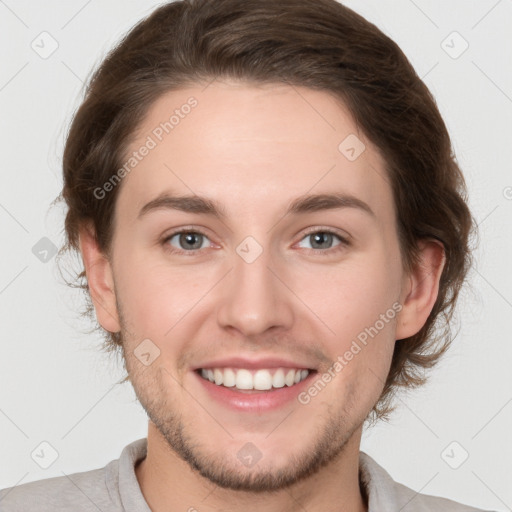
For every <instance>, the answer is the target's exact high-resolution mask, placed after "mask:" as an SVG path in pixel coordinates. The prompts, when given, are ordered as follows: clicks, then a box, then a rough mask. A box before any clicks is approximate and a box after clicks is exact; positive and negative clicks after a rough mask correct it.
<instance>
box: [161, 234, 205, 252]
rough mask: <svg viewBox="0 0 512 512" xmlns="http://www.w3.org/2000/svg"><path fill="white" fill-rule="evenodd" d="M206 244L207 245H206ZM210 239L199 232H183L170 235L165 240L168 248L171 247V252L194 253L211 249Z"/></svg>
mask: <svg viewBox="0 0 512 512" xmlns="http://www.w3.org/2000/svg"><path fill="white" fill-rule="evenodd" d="M205 242H206V245H205ZM208 242H209V238H208V237H207V236H206V235H204V234H203V233H200V232H198V231H191V230H188V231H187V230H182V231H177V232H175V233H172V234H170V235H169V236H168V237H166V238H165V240H163V243H164V244H165V245H166V246H171V247H172V248H173V249H171V252H193V251H198V250H200V249H204V248H205V247H209V245H210V243H208Z"/></svg>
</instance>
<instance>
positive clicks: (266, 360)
mask: <svg viewBox="0 0 512 512" xmlns="http://www.w3.org/2000/svg"><path fill="white" fill-rule="evenodd" d="M200 368H205V369H207V368H247V369H258V368H304V369H308V370H314V368H311V367H310V366H309V364H308V363H306V362H301V361H292V360H290V359H285V358H279V357H263V358H259V359H254V358H249V357H241V356H238V357H226V358H222V359H216V360H215V361H208V362H204V363H201V364H199V365H197V366H195V367H194V368H193V369H194V370H198V369H200Z"/></svg>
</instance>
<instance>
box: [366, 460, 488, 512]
mask: <svg viewBox="0 0 512 512" xmlns="http://www.w3.org/2000/svg"><path fill="white" fill-rule="evenodd" d="M359 462H360V470H361V479H362V481H363V483H364V486H365V488H366V489H367V493H368V499H369V512H373V511H374V510H375V511H379V512H384V511H388V510H389V511H396V510H400V511H402V512H431V511H432V510H436V511H439V512H441V511H442V512H491V511H484V510H482V509H479V508H475V507H471V506H469V505H464V504H462V503H458V502H456V501H453V500H450V499H447V498H441V497H439V496H431V495H428V494H421V493H419V492H417V491H414V490H413V489H411V488H409V487H407V486H405V485H403V484H400V483H398V482H395V481H394V480H393V478H392V477H391V476H390V474H389V473H388V472H387V471H386V470H385V469H384V468H383V467H381V466H380V465H379V464H378V463H377V462H375V460H373V459H372V458H371V457H370V456H369V455H367V454H366V453H363V452H361V453H360V458H359Z"/></svg>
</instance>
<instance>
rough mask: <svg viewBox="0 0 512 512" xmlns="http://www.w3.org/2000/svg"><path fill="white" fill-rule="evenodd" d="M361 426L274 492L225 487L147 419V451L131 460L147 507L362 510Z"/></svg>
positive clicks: (235, 511) (242, 511) (238, 511)
mask: <svg viewBox="0 0 512 512" xmlns="http://www.w3.org/2000/svg"><path fill="white" fill-rule="evenodd" d="M361 431H362V427H360V428H359V429H358V430H357V431H356V432H355V433H354V434H353V435H352V437H351V438H350V439H349V440H348V441H347V443H346V444H345V446H344V449H343V450H342V452H341V453H340V455H339V456H338V458H336V459H334V460H333V461H331V463H329V464H328V465H327V466H324V467H323V468H321V469H320V470H319V471H318V472H317V473H315V474H314V475H311V476H310V477H308V478H306V479H304V480H301V481H299V482H296V483H295V484H293V485H291V486H289V487H286V488H283V489H282V490H279V491H275V492H273V493H254V492H246V491H237V490H232V489H224V488H221V487H219V486H217V485H215V484H214V483H212V482H210V481H209V480H208V479H206V478H204V477H203V476H201V475H200V474H199V473H198V472H197V471H196V470H194V469H192V468H191V467H190V466H189V465H188V463H187V462H185V461H184V460H183V459H181V458H180V457H178V455H176V454H175V452H174V451H173V450H172V449H171V448H170V447H169V445H168V443H167V441H166V440H165V438H164V437H163V436H162V435H161V433H160V432H159V430H158V429H157V428H156V426H155V425H154V424H153V423H152V422H151V421H150V422H149V428H148V444H147V456H146V458H145V459H144V460H142V461H141V462H140V463H139V464H138V465H137V466H136V468H135V474H136V476H137V480H138V482H139V485H140V488H141V491H142V494H143V495H144V498H145V500H146V501H147V503H148V505H149V507H150V508H151V510H152V512H164V511H165V512H168V511H169V510H190V511H193V510H201V511H203V510H205V511H206V510H212V511H213V510H223V511H225V512H246V511H247V510H248V509H250V510H251V512H260V511H261V512H295V511H296V510H297V508H303V509H306V510H308V512H320V511H322V512H323V511H325V510H336V511H339V512H366V511H367V503H366V501H367V498H366V496H365V492H364V489H363V488H362V486H361V485H360V481H359V445H360V441H361ZM333 504H336V505H335V506H333Z"/></svg>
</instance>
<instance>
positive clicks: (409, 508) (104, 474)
mask: <svg viewBox="0 0 512 512" xmlns="http://www.w3.org/2000/svg"><path fill="white" fill-rule="evenodd" d="M146 450H147V439H146V438H142V439H138V440H137V441H134V442H132V443H130V444H129V445H127V446H126V447H125V448H124V449H123V451H122V453H121V457H120V458H119V459H116V460H113V461H111V462H109V463H108V464H107V465H106V466H105V467H104V468H100V469H94V470H92V471H84V472H81V473H73V474H71V475H68V476H58V477H54V478H47V479H44V480H38V481H35V482H29V483H26V484H21V485H18V486H15V487H9V488H6V489H2V490H0V511H1V512H64V511H69V512H82V511H86V510H87V511H94V512H98V511H100V512H151V509H150V508H149V506H148V504H147V503H146V501H145V499H144V496H143V495H142V492H141V490H140V487H139V483H138V481H137V477H136V475H135V469H134V468H135V465H136V463H137V462H138V461H139V460H141V459H143V458H144V457H145V456H146ZM360 469H361V475H362V481H363V483H364V485H365V487H366V489H367V494H368V512H398V511H400V512H432V511H436V512H440V511H443V512H482V511H481V509H476V508H473V507H469V506H466V505H462V504H460V503H456V502H455V501H452V500H448V499H445V498H438V497H435V496H427V495H425V494H419V493H417V492H415V491H413V490H412V489H409V488H408V487H405V486H404V485H402V484H399V483H397V482H395V481H394V480H393V479H392V478H391V476H390V475H389V474H388V473H387V472H386V471H385V470H384V469H383V468H382V467H381V466H379V465H378V464H377V463H376V462H375V461H374V460H373V459H372V458H371V457H370V456H368V455H367V454H365V453H364V452H361V453H360ZM191 506H192V507H194V504H193V503H192V504H191ZM195 508H196V509H197V510H201V507H200V505H199V503H198V505H197V507H195Z"/></svg>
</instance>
